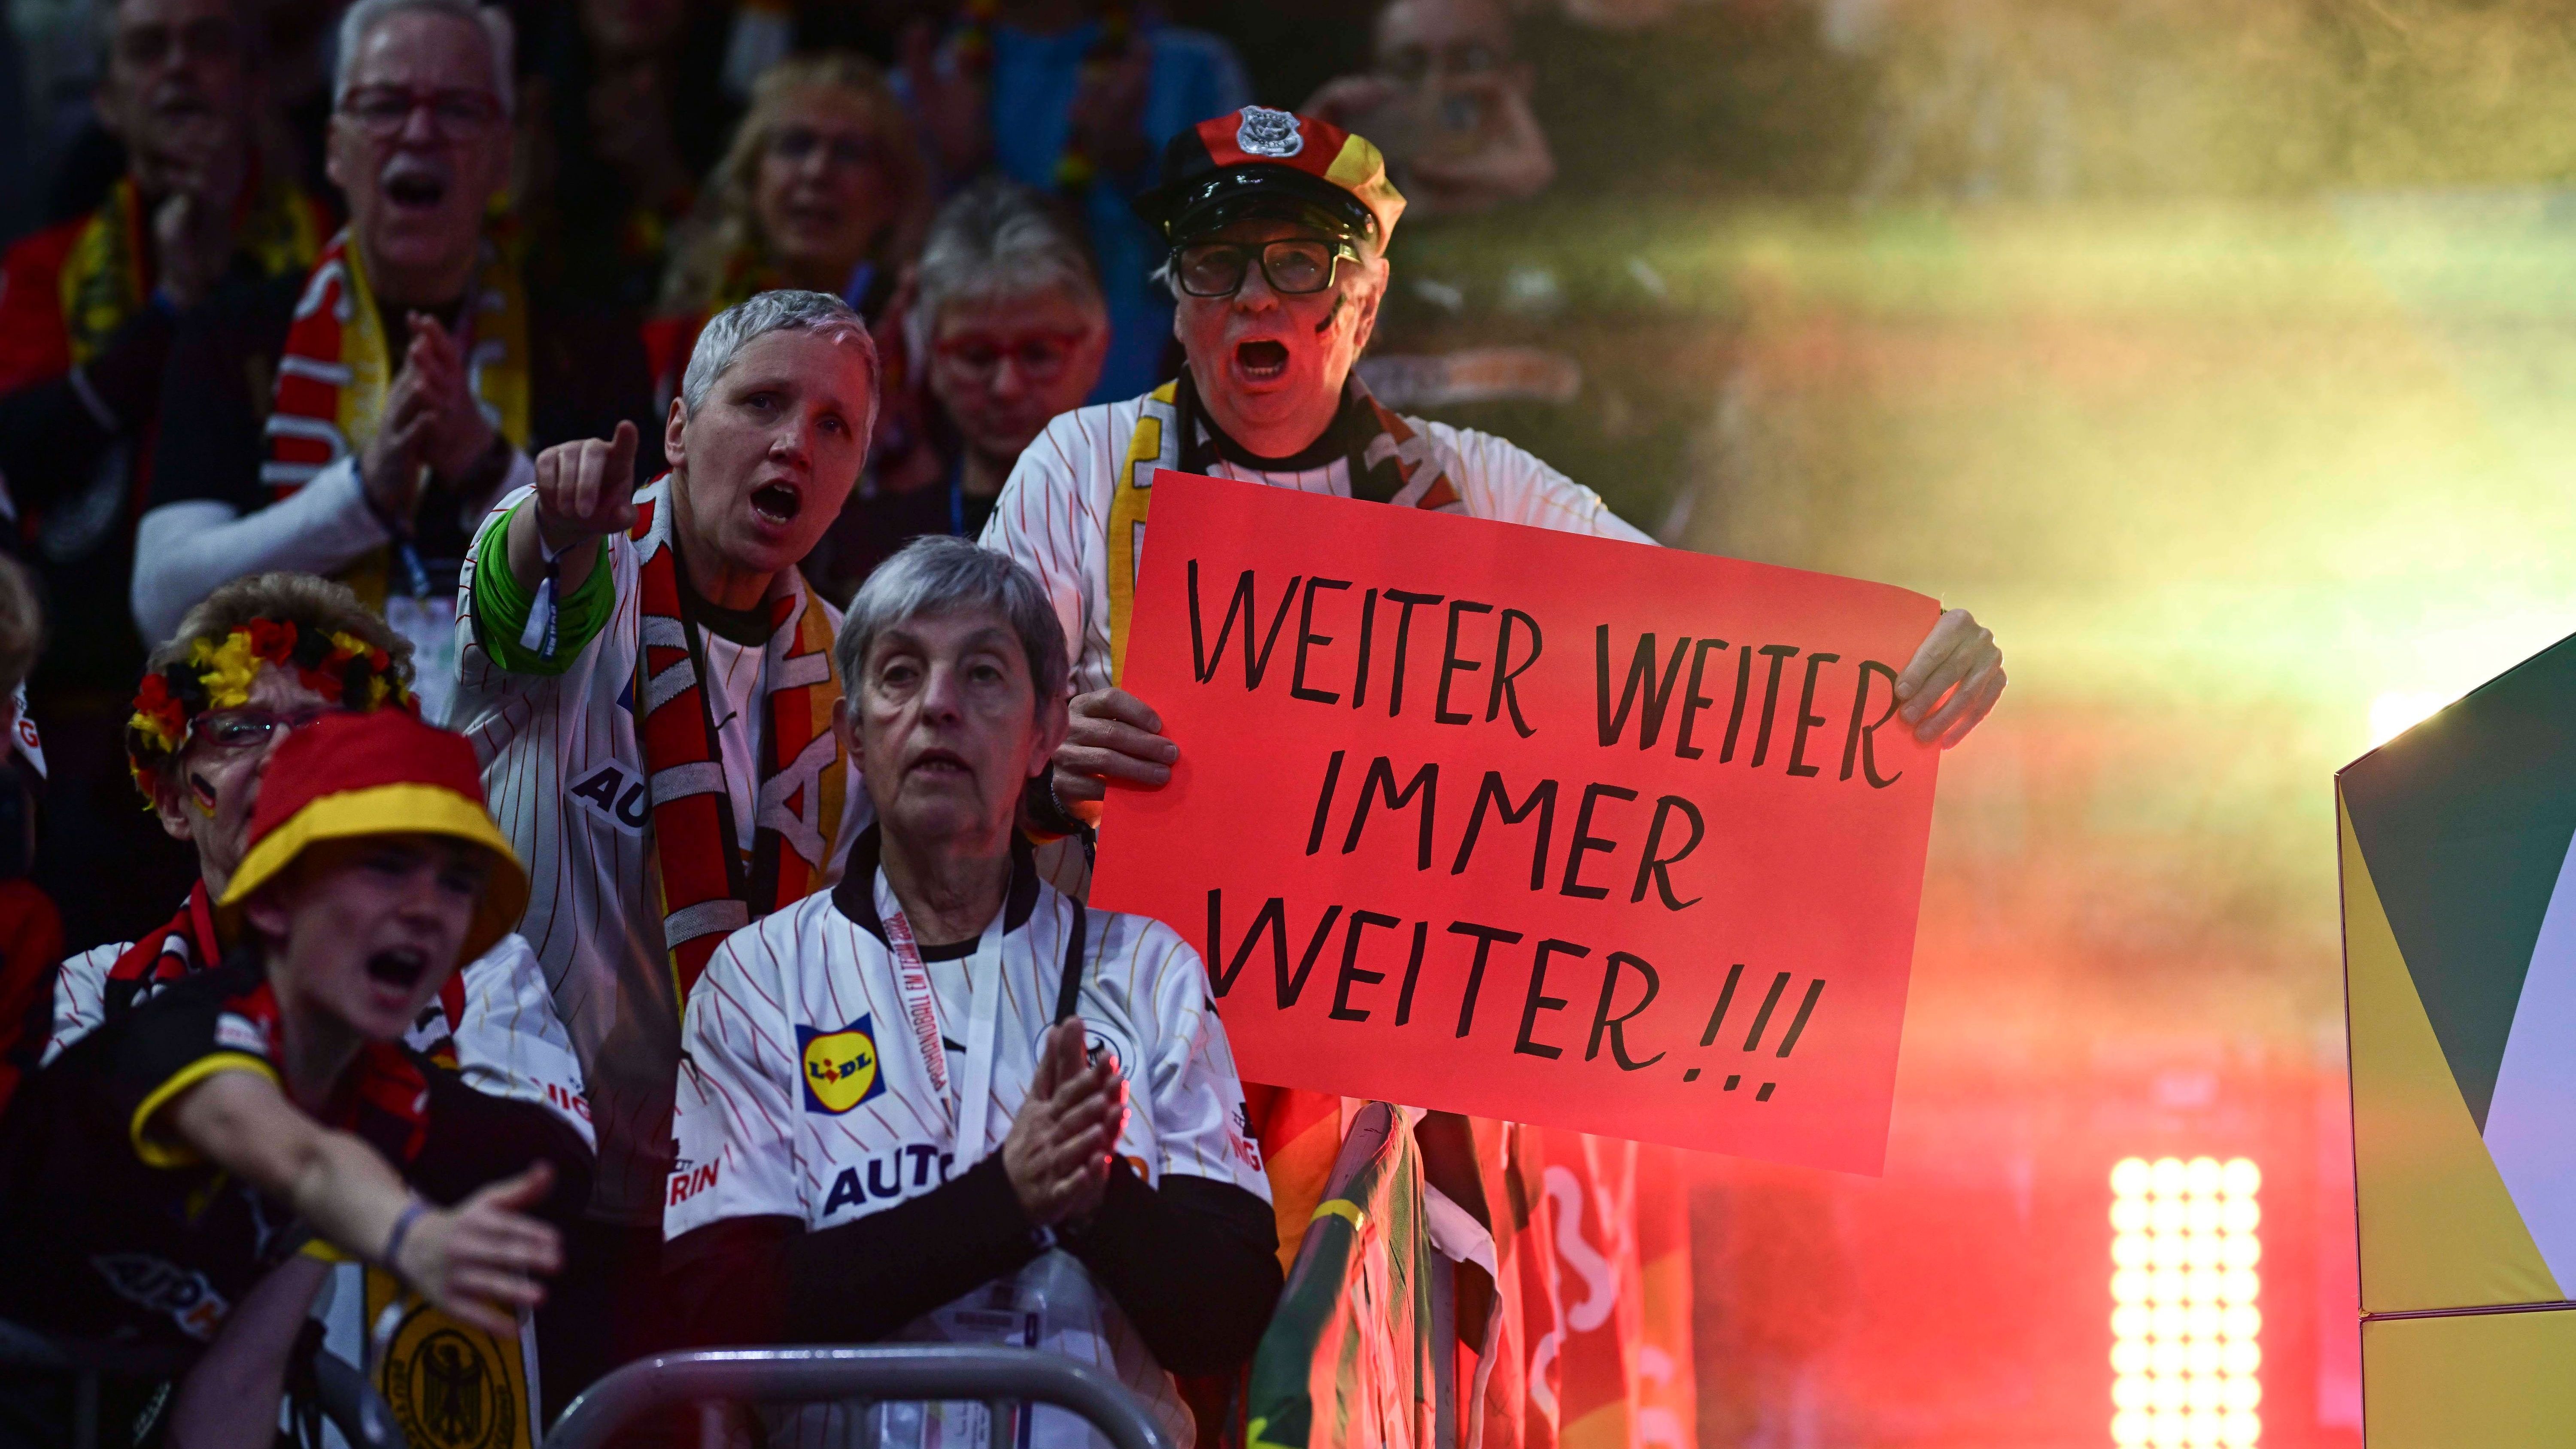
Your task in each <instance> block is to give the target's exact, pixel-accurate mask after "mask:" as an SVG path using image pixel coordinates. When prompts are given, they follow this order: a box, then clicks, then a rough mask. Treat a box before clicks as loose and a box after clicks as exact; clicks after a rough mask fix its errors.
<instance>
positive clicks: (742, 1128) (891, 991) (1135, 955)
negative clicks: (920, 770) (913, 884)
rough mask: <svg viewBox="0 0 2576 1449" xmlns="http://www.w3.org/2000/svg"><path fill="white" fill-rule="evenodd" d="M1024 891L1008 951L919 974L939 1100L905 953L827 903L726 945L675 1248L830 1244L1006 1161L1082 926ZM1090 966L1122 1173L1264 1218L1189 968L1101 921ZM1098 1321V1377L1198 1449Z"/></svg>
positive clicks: (1002, 933)
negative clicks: (755, 1236)
mask: <svg viewBox="0 0 2576 1449" xmlns="http://www.w3.org/2000/svg"><path fill="white" fill-rule="evenodd" d="M1031 874H1032V875H1033V872H1032V873H1031ZM872 879H873V885H874V889H875V894H876V900H877V909H878V912H879V914H880V915H882V914H883V913H884V912H885V911H886V910H887V909H889V908H890V907H891V906H892V905H893V896H892V893H891V891H890V889H889V888H888V887H887V886H886V884H885V877H884V874H883V872H881V871H877V872H872ZM1017 884H1018V889H1017V890H1015V891H1014V892H1013V899H1012V901H1011V903H1010V904H1009V905H1007V906H1006V907H1005V914H1004V918H1003V920H1002V922H1001V923H1000V924H1001V926H1002V929H1001V930H999V931H994V932H990V933H988V936H987V938H986V941H985V942H984V943H982V944H980V945H979V947H978V950H977V954H976V955H974V956H972V957H970V958H969V959H966V960H944V961H943V960H933V961H931V962H930V963H929V971H930V976H931V980H932V984H933V990H934V995H935V1000H936V1003H937V1015H938V1019H939V1025H940V1035H941V1037H942V1038H943V1039H944V1041H945V1042H946V1043H947V1047H946V1050H947V1053H948V1072H949V1083H950V1086H949V1090H948V1092H947V1093H940V1092H938V1091H935V1090H934V1089H933V1088H932V1086H931V1078H930V1075H929V1071H928V1068H927V1067H926V1066H925V1065H924V1063H923V1060H922V1054H921V1050H920V1047H919V1044H918V1043H917V1042H916V1040H915V1039H914V1037H913V1034H912V1032H911V1030H910V1028H909V1027H908V1026H907V1024H906V1020H907V1019H906V1014H905V1009H904V1003H903V996H902V991H901V988H900V986H899V984H898V981H897V978H896V967H895V959H894V955H893V953H892V952H891V951H890V950H889V949H888V948H887V945H886V943H885V941H884V939H883V938H882V936H880V935H878V934H877V933H876V932H877V929H878V928H877V927H876V926H875V923H874V922H871V923H869V924H867V925H862V924H861V923H860V922H858V921H856V920H854V919H852V917H851V915H850V913H849V912H848V911H847V910H846V909H845V908H844V907H843V905H842V904H841V903H840V902H839V901H838V900H836V899H835V895H837V894H838V893H837V892H835V893H828V894H816V895H813V896H809V897H807V898H806V899H805V900H803V901H800V902H798V903H797V904H796V905H795V906H793V907H790V908H789V909H787V910H783V911H779V912H776V913H775V914H772V915H770V916H769V917H767V918H765V919H763V920H761V921H758V922H755V923H754V924H752V925H750V926H747V927H745V928H744V929H742V930H740V931H737V932H735V933H734V934H733V935H731V936H729V937H727V938H726V940H725V943H724V944H723V945H722V946H720V947H718V948H717V950H716V953H715V956H714V958H713V959H712V960H710V961H709V962H708V963H707V970H706V974H705V975H704V976H702V977H701V978H699V982H698V987H697V990H696V991H694V992H693V993H691V995H690V998H689V1006H688V1023H687V1027H686V1029H685V1031H684V1033H683V1041H684V1045H685V1051H684V1053H683V1058H682V1066H681V1071H680V1080H679V1095H678V1104H677V1112H676V1115H675V1118H674V1123H673V1130H674V1131H675V1133H676V1134H677V1136H678V1138H679V1144H680V1162H679V1165H678V1167H677V1169H676V1170H675V1171H674V1172H673V1173H672V1175H671V1180H670V1185H669V1191H668V1195H667V1198H666V1201H665V1206H664V1208H663V1218H662V1229H663V1232H664V1234H665V1235H666V1236H669V1237H677V1236H679V1235H680V1234H682V1233H685V1232H687V1231H689V1230H690V1229H692V1228H696V1227H700V1226H703V1225H705V1224H708V1223H712V1222H717V1221H720V1220H722V1219H726V1218H733V1217H751V1216H771V1215H778V1216H786V1217H793V1218H796V1219H798V1220H800V1221H802V1222H803V1223H804V1224H805V1225H806V1227H807V1228H808V1229H820V1228H826V1227H832V1226H835V1225H838V1224H841V1223H846V1222H851V1221H854V1220H856V1219H858V1218H861V1217H864V1216H867V1215H868V1214H870V1213H875V1212H882V1211H884V1210H885V1209H887V1208H890V1207H893V1206H894V1205H896V1204H897V1203H900V1202H903V1201H905V1200H906V1199H909V1198H912V1197H916V1196H919V1195H921V1194H923V1193H927V1192H930V1191H932V1190H934V1189H936V1188H937V1187H938V1186H939V1185H940V1184H941V1183H942V1182H943V1181H945V1180H946V1179H947V1178H948V1177H949V1176H951V1175H953V1174H954V1173H956V1172H959V1171H962V1170H963V1169H964V1161H962V1160H961V1159H965V1158H971V1157H977V1156H983V1155H989V1154H991V1153H995V1152H999V1151H1000V1150H1001V1144H1002V1140H1003V1139H1004V1138H1005V1137H1006V1136H1007V1135H1008V1134H1009V1132H1010V1127H1011V1120H1012V1117H1013V1116H1014V1115H1015V1114H1016V1113H1017V1112H1018V1111H1019V1108H1020V1104H1021V1102H1022V1101H1023V1100H1024V1099H1025V1098H1026V1096H1027V1089H1028V1084H1029V1082H1030V1080H1031V1078H1032V1077H1033V1076H1034V1075H1035V1073H1036V1069H1037V1048H1038V1043H1039V1038H1040V1037H1041V1035H1042V1034H1043V1033H1044V1032H1045V1031H1046V1029H1047V1027H1048V1026H1049V1024H1050V1023H1051V1022H1052V1020H1053V1017H1054V1012H1055V1005H1056V998H1057V993H1058V990H1059V985H1060V982H1061V979H1062V971H1063V963H1064V956H1065V951H1066V948H1067V945H1068V943H1069V940H1070V933H1071V931H1072V929H1073V915H1074V912H1075V910H1076V909H1078V908H1077V907H1076V906H1074V905H1073V903H1072V902H1070V901H1068V900H1067V899H1066V898H1065V897H1063V896H1061V895H1059V894H1057V893H1056V892H1055V890H1054V889H1052V888H1051V887H1048V886H1045V885H1043V884H1040V883H1038V882H1037V881H1035V880H1034V879H1033V878H1024V879H1023V880H1021V881H1019V882H1018V883H1017ZM843 889H844V890H846V889H848V887H846V886H845V887H844V888H843ZM1083 954H1084V957H1085V966H1084V970H1083V978H1082V985H1081V990H1080V995H1079V997H1078V998H1077V1003H1076V1006H1075V1010H1076V1012H1077V1013H1078V1014H1079V1015H1080V1016H1081V1018H1082V1021H1083V1025H1084V1030H1085V1033H1086V1035H1087V1036H1088V1037H1089V1038H1090V1041H1091V1043H1092V1046H1093V1048H1094V1049H1095V1050H1101V1049H1106V1050H1107V1051H1109V1052H1110V1053H1111V1054H1113V1055H1114V1056H1115V1057H1116V1059H1117V1061H1118V1064H1119V1071H1120V1073H1121V1074H1122V1075H1123V1076H1124V1077H1125V1078H1126V1080H1127V1088H1128V1113H1127V1123H1126V1126H1125V1128H1124V1129H1123V1130H1122V1131H1121V1133H1120V1135H1119V1139H1118V1146H1117V1151H1118V1153H1119V1154H1120V1155H1121V1156H1123V1157H1125V1158H1127V1159H1128V1160H1129V1161H1130V1163H1131V1164H1133V1165H1134V1166H1135V1168H1136V1169H1137V1171H1138V1173H1139V1175H1141V1176H1142V1177H1143V1178H1144V1179H1145V1181H1147V1182H1148V1183H1157V1182H1160V1181H1161V1180H1162V1179H1163V1178H1164V1176H1165V1175H1167V1174H1174V1173H1177V1174H1182V1175H1186V1176H1195V1177H1206V1178H1212V1179H1215V1180H1217V1181H1220V1182H1225V1183H1230V1184H1232V1185H1234V1186H1236V1187H1240V1188H1242V1189H1243V1190H1244V1191H1246V1192H1249V1193H1252V1194H1253V1195H1254V1196H1256V1197H1258V1198H1260V1199H1261V1200H1262V1201H1263V1202H1268V1201H1269V1200H1270V1183H1269V1179H1268V1178H1267V1177H1266V1176H1265V1175H1264V1174H1263V1172H1262V1170H1261V1158H1260V1153H1259V1149H1258V1148H1256V1147H1255V1146H1254V1145H1253V1143H1252V1140H1251V1137H1250V1134H1249V1133H1248V1132H1247V1131H1246V1130H1245V1121H1244V1110H1243V1086H1242V1083H1241V1081H1240V1080H1239V1079H1238V1078H1237V1077H1236V1075H1235V1069H1234V1056H1233V1053H1232V1051H1231V1050H1230V1049H1229V1048H1228V1047H1227V1045H1226V1038H1225V1028H1224V1026H1223V1024H1221V1023H1220V1022H1219V1021H1218V1020H1217V1016H1216V1012H1215V1009H1214V1006H1213V1004H1212V1003H1211V1002H1210V1001H1209V999H1208V994H1207V979H1206V975H1205V972H1204V971H1203V970H1202V969H1201V967H1200V965H1199V957H1198V953H1197V952H1196V951H1195V950H1193V949H1192V948H1191V947H1190V946H1189V944H1188V943H1187V942H1185V941H1183V940H1182V939H1181V937H1180V935H1179V934H1178V933H1177V932H1175V931H1173V930H1172V929H1171V928H1170V927H1168V926H1166V925H1164V924H1162V923H1161V922H1159V921H1155V920H1151V919H1149V918H1147V917H1143V916H1131V915H1122V914H1119V913H1116V912H1109V911H1093V912H1091V913H1090V915H1089V918H1088V925H1087V928H1086V936H1085V950H1084V953H1083ZM986 991H999V992H1000V993H1002V996H1001V999H1000V1002H999V1004H998V1011H997V1013H996V1016H995V1021H994V1026H993V1043H994V1046H993V1051H992V1057H993V1061H992V1064H991V1067H990V1081H991V1090H990V1091H989V1092H988V1093H986V1094H985V1097H984V1100H982V1101H981V1102H979V1103H975V1104H973V1105H972V1107H971V1108H970V1110H969V1112H968V1113H967V1114H966V1115H967V1117H968V1118H969V1125H968V1128H967V1130H968V1131H969V1132H970V1133H972V1134H974V1138H975V1141H976V1149H977V1150H975V1151H974V1152H971V1153H960V1152H958V1151H957V1149H956V1144H955V1134H954V1131H953V1129H952V1126H951V1124H952V1122H954V1121H955V1120H956V1109H955V1106H954V1099H955V1097H956V1096H957V1095H961V1094H962V1093H963V1091H964V1090H965V1084H966V1082H967V1080H968V1079H969V1078H970V1077H972V1076H975V1075H977V1074H976V1073H975V1072H973V1071H972V1070H971V1069H970V1066H969V1063H968V1061H967V1055H966V1053H967V1041H968V1038H969V1036H970V1031H969V1027H968V1022H969V1019H970V1017H971V1015H972V1013H973V1007H974V1000H975V997H976V995H977V993H980V992H986ZM1042 1261H1043V1260H1042ZM1062 1266H1063V1265H1062V1264H1058V1265H1057V1267H1058V1268H1059V1269H1061V1267H1062ZM1100 1319H1101V1328H1100V1330H1099V1332H1100V1337H1101V1338H1102V1339H1103V1340H1105V1342H1102V1343H1100V1344H1099V1345H1098V1349H1099V1350H1100V1351H1098V1352H1095V1353H1093V1354H1092V1355H1090V1356H1091V1358H1092V1361H1094V1362H1097V1363H1101V1364H1103V1365H1114V1366H1115V1369H1116V1371H1117V1372H1118V1373H1119V1376H1120V1378H1121V1379H1122V1380H1124V1381H1125V1382H1126V1383H1127V1384H1128V1386H1129V1387H1130V1388H1132V1389H1134V1390H1136V1391H1137V1392H1138V1394H1139V1395H1140V1396H1142V1397H1144V1398H1145V1399H1146V1400H1147V1402H1148V1403H1150V1404H1153V1405H1155V1406H1156V1408H1157V1410H1158V1413H1159V1416H1160V1417H1161V1418H1163V1420H1164V1421H1165V1422H1164V1427H1165V1428H1166V1429H1167V1430H1168V1431H1170V1432H1172V1433H1173V1434H1174V1435H1175V1436H1176V1441H1177V1442H1178V1443H1180V1444H1181V1445H1183V1446H1184V1449H1186V1446H1187V1444H1188V1442H1189V1438H1188V1435H1189V1432H1190V1431H1189V1420H1188V1415H1187V1413H1186V1411H1184V1410H1182V1409H1181V1408H1180V1405H1179V1401H1178V1398H1177V1396H1176V1394H1175V1392H1174V1391H1173V1389H1172V1387H1171V1384H1170V1380H1169V1377H1168V1375H1166V1374H1164V1373H1163V1371H1162V1369H1161V1368H1160V1367H1159V1366H1158V1365H1156V1364H1155V1363H1154V1360H1153V1357H1152V1355H1151V1353H1150V1352H1149V1351H1148V1350H1147V1349H1146V1347H1145V1344H1144V1341H1143V1339H1142V1338H1141V1337H1139V1336H1138V1335H1137V1334H1136V1333H1135V1331H1134V1330H1133V1329H1132V1328H1131V1327H1129V1326H1128V1324H1127V1322H1126V1320H1125V1319H1124V1318H1123V1317H1122V1316H1121V1315H1119V1313H1118V1312H1117V1311H1116V1309H1115V1307H1114V1305H1109V1304H1107V1303H1106V1302H1105V1301H1104V1304H1103V1308H1102V1312H1101V1314H1100ZM1042 1422H1043V1421H1042ZM815 1427H816V1426H813V1425H808V1426H807V1428H808V1429H809V1430H812V1429H814V1428H815ZM803 1437H809V1438H810V1437H813V1435H812V1434H810V1433H809V1434H806V1435H804V1436H803ZM823 1437H826V1438H828V1437H831V1435H830V1434H829V1433H828V1432H826V1433H824V1435H823ZM1047 1437H1049V1436H1047V1435H1044V1434H1042V1435H1041V1439H1042V1440H1043V1439H1045V1438H1047Z"/></svg>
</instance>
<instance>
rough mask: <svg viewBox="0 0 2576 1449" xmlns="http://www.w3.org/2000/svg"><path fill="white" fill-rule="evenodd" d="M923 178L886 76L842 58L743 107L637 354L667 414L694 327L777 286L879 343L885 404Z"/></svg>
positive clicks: (924, 195) (800, 66)
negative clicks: (855, 321) (857, 322)
mask: <svg viewBox="0 0 2576 1449" xmlns="http://www.w3.org/2000/svg"><path fill="white" fill-rule="evenodd" d="M929 217H930V194H929V172H928V168H927V167H926V165H925V164H924V162H923V160H922V155H921V150H920V148H919V146H918V145H917V144H916V142H915V141H914V138H913V130H912V122H911V120H910V119H909V118H908V117H907V116H906V115H905V114H904V109H903V104H902V102H901V101H899V100H897V99H896V97H895V94H894V91H893V89H892V88H891V87H889V86H888V85H887V84H886V78H885V74H884V72H882V71H880V70H878V69H877V67H876V66H875V65H874V64H873V63H871V62H870V61H868V60H867V59H865V58H864V57H861V56H857V55H852V54H848V53H846V52H827V53H825V54H821V55H811V56H800V57H797V58H795V59H793V60H788V61H785V62H782V63H781V64H779V65H777V66H774V67H772V68H771V69H770V70H769V71H768V72H767V73H766V74H764V75H762V76H761V78H760V80H759V82H758V84H756V85H754V86H753V87H752V92H751V109H750V110H749V111H748V112H747V113H746V114H745V115H744V116H743V119H742V125H741V127H740V128H739V129H738V130H736V131H735V132H734V138H733V144H732V146H731V147H729V148H728V149H727V150H726V152H725V156H724V159H723V160H722V161H719V162H718V163H716V169H715V173H714V175H713V176H711V177H710V178H709V179H708V185H707V188H706V191H705V193H704V196H703V199H702V200H701V202H700V207H699V214H698V216H697V217H695V218H694V219H693V220H692V222H691V224H690V227H689V234H687V235H686V236H684V237H683V238H682V239H681V241H680V243H679V245H678V246H677V247H676V248H675V249H674V252H673V256H672V261H671V269H670V272H669V275H668V276H667V277H666V278H665V279H664V284H663V289H662V305H661V314H662V315H661V316H660V317H658V318H656V319H655V320H654V321H653V322H652V323H650V324H648V326H647V342H646V345H647V348H648V349H649V350H650V351H651V353H652V354H653V361H654V371H655V374H656V376H657V377H658V378H659V379H660V382H661V388H662V398H663V400H664V402H665V403H667V401H668V399H669V397H670V395H671V393H672V392H673V391H674V390H675V389H676V386H677V383H678V380H679V371H680V367H681V365H682V364H683V363H684V362H685V361H686V359H687V358H688V355H689V350H690V348H691V347H692V346H693V345H695V343H696V341H697V334H698V328H699V327H700V326H701V325H702V324H703V323H704V322H705V320H706V319H707V318H709V317H711V316H713V315H715V314H716V313H718V312H721V311H723V310H724V309H725V308H727V307H730V306H732V305H734V304H735V303H737V302H740V301H742V300H744V299H745V298H748V297H750V296H752V295H753V294H755V293H759V292H766V291H771V290H774V289H776V288H780V287H790V288H795V289H797V290H800V291H811V292H823V293H827V294H829V295H831V296H836V297H839V298H841V299H842V300H843V301H845V302H847V303H849V304H850V306H851V307H852V308H853V309H855V310H856V311H857V312H858V313H859V315H860V316H862V317H864V318H865V319H867V321H868V324H869V326H870V328H871V329H872V330H880V329H887V330H888V332H889V335H887V336H884V337H881V338H880V339H879V342H880V346H881V350H882V351H883V352H884V354H885V356H886V359H887V362H888V364H889V370H888V375H887V377H886V379H885V383H886V393H887V395H888V397H889V398H890V399H891V398H892V397H893V396H895V395H897V394H898V393H899V392H900V391H901V389H900V387H899V386H898V383H899V379H898V378H897V377H896V376H895V375H894V372H893V364H894V363H895V362H896V359H898V358H899V357H900V355H901V349H900V348H899V347H895V346H892V345H891V344H892V343H893V342H894V340H895V339H894V336H893V335H892V334H891V331H890V328H891V325H892V324H891V322H890V320H889V318H888V315H887V314H888V312H889V310H890V304H891V302H892V301H893V298H894V294H895V290H896V287H897V285H898V284H899V282H900V280H901V278H900V276H899V275H898V274H899V273H900V271H901V269H902V267H903V266H904V264H905V263H907V262H909V261H910V260H911V259H912V256H913V254H914V253H915V252H916V251H917V250H918V249H919V246H920V241H921V235H922V232H923V231H924V230H925V229H926V227H927V226H928V224H929Z"/></svg>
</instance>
